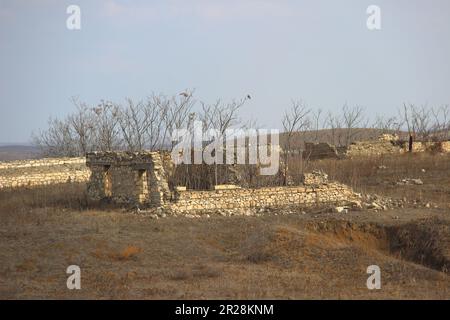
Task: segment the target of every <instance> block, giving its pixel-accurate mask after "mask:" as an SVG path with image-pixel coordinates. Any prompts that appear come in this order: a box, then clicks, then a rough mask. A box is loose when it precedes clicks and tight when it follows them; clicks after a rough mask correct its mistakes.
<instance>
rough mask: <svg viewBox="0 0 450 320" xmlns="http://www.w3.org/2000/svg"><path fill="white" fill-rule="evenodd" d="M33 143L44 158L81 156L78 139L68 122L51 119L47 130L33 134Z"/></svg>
mask: <svg viewBox="0 0 450 320" xmlns="http://www.w3.org/2000/svg"><path fill="white" fill-rule="evenodd" d="M32 141H33V144H34V145H36V146H37V147H38V148H39V149H40V150H41V153H42V154H43V155H44V156H48V157H55V156H64V157H74V156H77V155H79V153H78V150H77V148H76V139H75V137H74V135H73V133H72V130H71V129H70V126H69V124H68V123H67V121H61V120H59V119H52V118H50V119H49V120H48V128H47V130H45V131H39V133H37V134H33V136H32Z"/></svg>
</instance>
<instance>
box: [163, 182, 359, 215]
mask: <svg viewBox="0 0 450 320" xmlns="http://www.w3.org/2000/svg"><path fill="white" fill-rule="evenodd" d="M358 200H359V197H358V196H357V195H356V194H355V193H354V192H353V191H352V190H351V188H349V187H348V186H346V185H343V184H339V183H327V184H323V185H319V186H316V187H314V186H295V187H270V188H259V189H244V188H237V189H221V190H213V191H194V190H186V191H185V190H179V191H177V192H176V194H175V199H173V201H171V202H168V203H167V204H166V207H167V208H168V209H170V210H172V211H175V212H183V211H190V210H215V209H237V208H265V207H281V206H283V207H284V206H301V207H311V206H315V205H326V204H345V203H349V202H354V201H358Z"/></svg>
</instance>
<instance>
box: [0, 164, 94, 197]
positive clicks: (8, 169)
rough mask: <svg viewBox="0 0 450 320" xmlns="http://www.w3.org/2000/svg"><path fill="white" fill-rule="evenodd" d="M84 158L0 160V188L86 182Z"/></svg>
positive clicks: (86, 170) (86, 171) (87, 173)
mask: <svg viewBox="0 0 450 320" xmlns="http://www.w3.org/2000/svg"><path fill="white" fill-rule="evenodd" d="M89 176H90V171H89V170H88V168H87V167H86V159H85V158H47V159H39V160H20V161H10V162H0V189H5V188H18V187H35V186H43V185H52V184H60V183H70V182H86V181H87V180H88V179H89Z"/></svg>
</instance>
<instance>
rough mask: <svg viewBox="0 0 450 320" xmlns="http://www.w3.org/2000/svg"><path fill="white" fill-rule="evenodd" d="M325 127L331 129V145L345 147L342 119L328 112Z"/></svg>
mask: <svg viewBox="0 0 450 320" xmlns="http://www.w3.org/2000/svg"><path fill="white" fill-rule="evenodd" d="M325 127H327V128H329V140H330V143H331V144H333V145H337V146H342V145H343V142H342V141H343V139H342V119H341V117H340V116H339V115H335V114H333V113H332V112H331V111H328V114H327V117H326V119H325Z"/></svg>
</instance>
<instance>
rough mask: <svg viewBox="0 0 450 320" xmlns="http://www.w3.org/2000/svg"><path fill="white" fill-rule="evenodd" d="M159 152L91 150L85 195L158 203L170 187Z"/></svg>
mask: <svg viewBox="0 0 450 320" xmlns="http://www.w3.org/2000/svg"><path fill="white" fill-rule="evenodd" d="M163 161H164V154H162V153H160V152H150V151H147V152H146V151H141V152H91V153H88V154H87V155H86V165H87V166H88V167H89V169H90V170H91V177H90V180H89V183H88V194H89V197H90V198H91V199H93V200H101V199H111V200H112V201H113V202H116V203H137V204H142V205H148V206H155V207H158V206H161V205H163V204H164V203H165V201H167V200H168V199H169V198H170V190H169V186H168V183H167V178H166V173H165V170H164V166H163Z"/></svg>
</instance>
